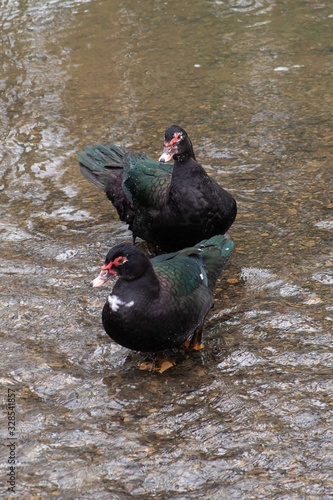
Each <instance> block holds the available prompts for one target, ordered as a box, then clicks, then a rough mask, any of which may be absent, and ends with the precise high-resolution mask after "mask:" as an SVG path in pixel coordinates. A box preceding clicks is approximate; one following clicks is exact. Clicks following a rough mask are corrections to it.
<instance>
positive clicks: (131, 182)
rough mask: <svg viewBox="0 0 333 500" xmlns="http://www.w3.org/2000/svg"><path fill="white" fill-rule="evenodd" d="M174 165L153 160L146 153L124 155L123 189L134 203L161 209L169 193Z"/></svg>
mask: <svg viewBox="0 0 333 500" xmlns="http://www.w3.org/2000/svg"><path fill="white" fill-rule="evenodd" d="M172 168H173V167H172V165H165V164H163V163H158V162H157V161H154V160H152V159H151V158H149V156H147V155H146V154H144V153H140V154H138V155H137V154H134V153H128V154H126V155H125V156H124V175H123V190H124V192H125V193H126V196H127V198H128V199H129V200H130V201H131V203H132V204H133V205H141V206H143V207H148V208H154V209H160V208H161V207H162V206H163V204H164V203H165V199H166V197H167V195H168V192H169V188H170V183H171V175H172Z"/></svg>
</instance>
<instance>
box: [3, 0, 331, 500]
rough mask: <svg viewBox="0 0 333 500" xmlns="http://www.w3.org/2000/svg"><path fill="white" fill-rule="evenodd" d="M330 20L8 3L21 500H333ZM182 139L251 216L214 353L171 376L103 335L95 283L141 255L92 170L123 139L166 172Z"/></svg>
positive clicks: (182, 361)
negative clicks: (180, 136) (87, 165)
mask: <svg viewBox="0 0 333 500" xmlns="http://www.w3.org/2000/svg"><path fill="white" fill-rule="evenodd" d="M332 15H333V12H332V7H331V4H330V3H329V2H325V1H324V2H321V3H320V4H319V3H318V2H312V3H311V2H310V3H309V2H304V3H299V2H293V3H290V2H289V3H288V6H287V7H286V5H285V4H284V3H282V2H279V1H277V0H258V1H255V0H253V1H247V0H245V1H241V0H237V1H236V0H235V1H225V2H222V1H221V2H220V1H215V0H214V1H213V0H207V1H206V2H201V1H193V2H191V3H190V4H179V2H178V3H177V2H175V1H174V0H170V1H167V2H159V1H155V0H150V1H149V2H143V1H138V2H129V1H127V0H117V1H113V2H109V1H108V0H102V1H99V2H95V1H93V0H87V1H79V0H77V1H75V0H70V1H66V2H65V1H62V0H52V1H49V2H43V1H41V0H29V1H27V2H24V3H22V2H20V3H19V2H4V3H3V5H2V10H1V13H0V24H1V28H2V42H3V50H2V52H1V55H0V59H1V66H2V76H1V79H0V84H1V94H0V109H1V117H2V119H1V123H0V134H1V143H2V148H1V151H0V159H1V167H0V168H1V182H0V200H1V208H0V210H1V220H0V233H1V237H2V261H1V264H0V274H1V282H2V285H3V287H2V296H1V300H2V306H3V307H2V309H1V313H0V315H1V330H0V333H1V337H2V345H3V348H2V350H1V367H2V369H1V375H0V376H1V383H2V389H1V390H2V393H3V395H4V397H5V395H6V394H7V388H8V387H14V388H15V389H16V394H17V408H16V413H17V433H18V434H17V437H18V447H17V459H18V464H17V465H18V468H19V473H18V475H17V491H18V492H19V496H20V498H31V497H33V496H36V497H37V496H38V497H51V496H54V497H55V498H60V497H63V496H66V497H71V498H77V497H80V498H92V497H93V498H101V499H102V498H110V497H112V498H119V499H123V498H129V497H132V496H137V497H138V498H140V497H142V498H148V497H149V498H150V497H151V498H177V499H185V498H186V499H188V498H198V499H199V498H200V499H201V498H208V497H209V498H212V499H220V498H234V499H239V498H273V497H274V498H275V497H276V498H277V497H279V498H303V497H304V498H305V497H306V498H315V497H316V498H317V497H318V498H319V497H320V498H329V497H330V495H331V492H332V488H333V484H332V474H331V471H332V465H333V463H332V462H333V456H332V439H331V425H330V422H331V411H330V408H331V406H332V397H331V394H332V380H331V373H332V321H333V312H332V298H331V287H332V281H333V280H332V263H333V257H332V224H333V222H332V214H331V211H332V173H331V165H332V150H331V142H332V137H333V133H332V130H331V114H332V111H331V110H332V104H333V103H332V91H331V88H332V87H331V64H332V40H331V18H332ZM174 122H175V123H179V124H181V125H182V126H184V127H185V128H186V129H187V130H188V132H189V133H190V135H191V138H192V139H193V143H194V146H195V151H196V155H197V158H198V159H199V161H200V162H202V163H203V164H204V165H205V166H206V168H207V170H208V172H209V173H210V175H212V176H213V177H214V178H216V179H217V180H218V181H219V182H221V184H222V185H225V186H226V187H227V188H228V190H230V192H231V193H232V194H233V195H234V196H235V198H236V199H237V201H238V204H239V217H238V219H237V221H236V223H235V225H234V226H233V227H232V229H231V237H232V239H233V240H234V241H235V243H236V253H235V255H234V256H233V258H232V260H231V262H230V265H229V267H228V269H227V270H226V273H225V275H224V276H223V277H222V279H221V280H220V281H219V283H218V286H217V289H216V305H215V309H214V310H213V311H212V314H211V316H210V318H209V321H208V324H207V326H206V329H205V350H204V351H203V352H202V353H196V354H189V353H187V352H182V351H179V352H178V354H177V355H178V356H179V363H178V365H177V366H176V367H175V368H174V369H172V370H170V372H166V374H164V375H154V374H149V373H148V374H147V373H141V372H139V371H138V370H137V369H136V363H137V362H138V361H139V360H140V359H141V355H140V354H138V353H128V351H127V350H125V349H122V348H121V347H120V346H118V345H116V344H114V343H111V342H110V341H109V339H108V338H107V337H106V335H105V334H104V332H103V329H102V326H101V324H100V312H101V307H102V304H103V303H104V301H105V290H101V291H100V292H95V291H94V292H93V291H91V290H90V289H89V287H88V284H89V282H90V281H91V279H92V277H93V276H94V275H95V273H96V270H97V269H98V267H99V264H100V260H101V258H103V257H104V255H105V253H106V250H107V249H108V248H109V247H111V246H112V245H113V244H115V243H119V242H120V241H124V240H130V234H129V233H128V232H127V230H126V228H125V227H124V225H123V224H122V223H120V222H119V221H118V220H117V216H116V213H115V211H114V210H113V209H112V207H111V204H110V203H109V202H108V201H107V200H105V199H103V197H102V196H101V193H100V192H99V191H98V190H97V189H94V187H93V186H91V185H90V184H89V183H88V182H87V181H85V179H83V178H81V176H80V173H79V169H78V166H77V163H76V159H75V154H76V152H77V151H79V150H81V149H82V148H83V146H85V145H86V144H89V143H95V142H98V141H100V142H107V141H109V140H113V141H114V142H116V143H119V144H121V145H122V146H125V147H131V149H133V150H137V151H141V150H143V151H147V153H148V154H150V155H151V156H152V157H155V158H157V155H158V154H160V152H161V147H162V137H163V131H164V129H165V128H166V127H167V126H168V125H170V124H171V123H174ZM2 432H3V434H2V436H3V440H4V442H5V444H7V441H6V440H7V438H8V436H7V434H6V426H3V427H2ZM4 453H5V452H4ZM1 463H2V470H3V472H4V474H3V475H2V484H1V488H2V489H3V490H4V491H6V484H5V479H4V477H5V473H6V472H7V456H6V453H5V454H4V456H3V459H2V462H1Z"/></svg>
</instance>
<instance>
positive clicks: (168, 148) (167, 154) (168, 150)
mask: <svg viewBox="0 0 333 500" xmlns="http://www.w3.org/2000/svg"><path fill="white" fill-rule="evenodd" d="M175 152H176V151H175V148H174V146H173V145H172V144H169V145H167V144H164V150H163V153H162V154H161V156H160V157H159V160H158V161H159V162H161V163H166V162H168V161H171V160H172V158H173V155H174V154H175Z"/></svg>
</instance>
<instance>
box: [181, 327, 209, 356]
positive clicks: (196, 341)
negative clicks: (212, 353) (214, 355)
mask: <svg viewBox="0 0 333 500" xmlns="http://www.w3.org/2000/svg"><path fill="white" fill-rule="evenodd" d="M202 330H203V324H202V325H199V326H197V328H196V329H195V330H194V333H193V335H192V337H191V338H190V339H187V340H185V342H184V344H183V345H184V347H188V348H190V349H193V351H201V349H203V348H204V345H203V343H202Z"/></svg>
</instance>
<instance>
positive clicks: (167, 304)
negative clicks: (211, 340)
mask: <svg viewBox="0 0 333 500" xmlns="http://www.w3.org/2000/svg"><path fill="white" fill-rule="evenodd" d="M233 248H234V244H233V242H232V240H231V239H229V237H228V236H226V235H217V236H213V237H212V238H210V239H208V240H205V241H202V242H200V243H199V244H197V245H195V246H194V247H191V248H185V249H183V250H180V251H178V252H173V253H167V254H161V255H158V256H156V257H153V258H152V259H149V258H148V256H147V255H146V253H144V252H143V251H142V250H140V249H139V248H138V247H137V246H134V245H131V244H129V243H120V244H117V245H116V246H114V247H113V248H111V250H109V252H108V253H107V256H106V258H105V262H104V264H103V265H102V267H101V270H100V273H99V275H98V276H97V277H96V278H95V279H94V280H93V281H92V282H91V284H90V285H91V287H94V288H96V287H100V286H102V285H104V284H105V283H106V282H107V281H108V280H109V279H110V278H111V277H114V276H115V277H117V281H116V283H115V284H114V286H113V288H112V290H111V292H110V294H109V296H108V299H107V301H106V302H105V304H104V307H103V311H102V323H103V327H104V330H105V331H106V333H107V334H108V335H109V337H111V339H112V340H113V341H115V342H116V343H117V344H120V345H121V346H123V347H126V348H127V349H130V350H133V351H141V352H144V353H155V354H156V353H159V352H161V351H165V350H169V349H173V348H176V347H178V346H180V345H182V344H184V345H185V347H189V348H192V349H194V350H200V349H202V348H203V344H202V331H203V325H204V321H205V318H206V316H207V314H208V312H209V311H210V309H211V308H212V307H213V304H214V289H215V286H216V280H217V278H218V276H219V275H220V273H221V272H222V270H223V268H224V267H225V265H226V263H227V262H228V260H229V258H230V255H231V253H232V251H233Z"/></svg>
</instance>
